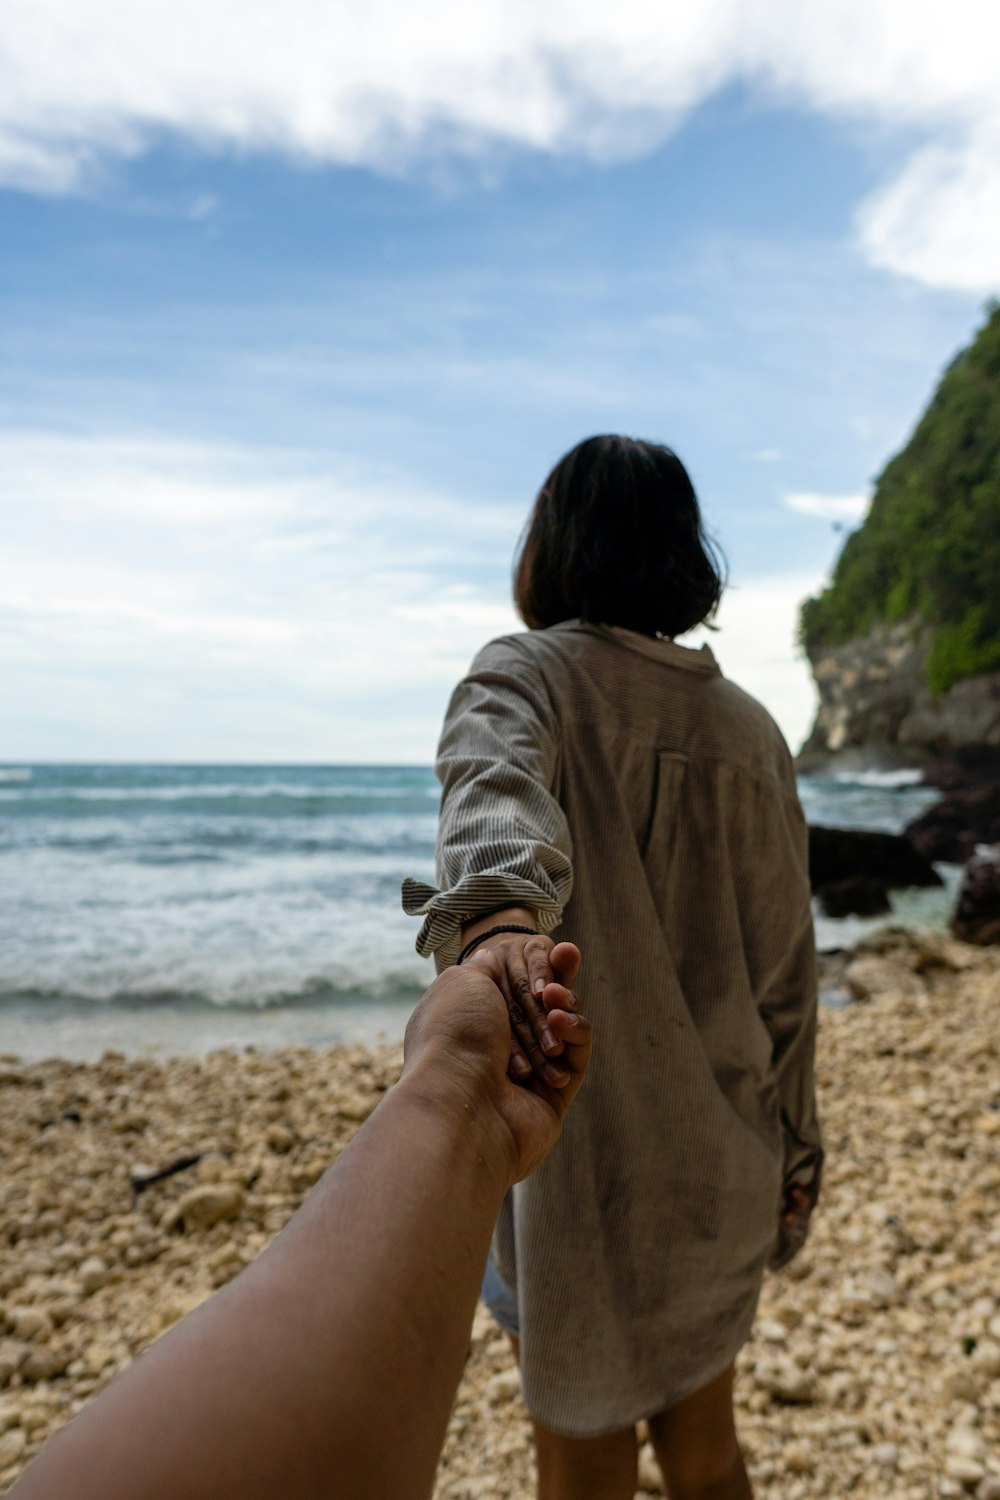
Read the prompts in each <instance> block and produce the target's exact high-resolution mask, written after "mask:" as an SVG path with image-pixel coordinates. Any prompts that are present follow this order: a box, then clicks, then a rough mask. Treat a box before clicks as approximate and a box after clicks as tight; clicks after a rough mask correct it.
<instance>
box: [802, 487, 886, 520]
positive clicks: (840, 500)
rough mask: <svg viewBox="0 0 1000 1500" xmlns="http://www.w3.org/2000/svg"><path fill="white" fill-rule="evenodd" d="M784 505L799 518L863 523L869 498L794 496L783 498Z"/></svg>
mask: <svg viewBox="0 0 1000 1500" xmlns="http://www.w3.org/2000/svg"><path fill="white" fill-rule="evenodd" d="M785 504H786V505H787V506H788V509H789V510H794V511H798V513H799V515H800V516H819V517H820V518H821V519H822V520H824V521H863V520H864V518H865V516H866V515H867V514H868V507H869V506H870V505H871V496H870V495H810V494H794V495H786V496H785Z"/></svg>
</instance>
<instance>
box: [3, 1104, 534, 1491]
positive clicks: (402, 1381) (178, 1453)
mask: <svg viewBox="0 0 1000 1500" xmlns="http://www.w3.org/2000/svg"><path fill="white" fill-rule="evenodd" d="M508 1174H509V1162H508V1161H507V1160H506V1159H505V1157H504V1154H503V1142H502V1138H498V1136H497V1134H496V1130H495V1122H494V1121H492V1120H491V1119H490V1118H489V1117H488V1116H487V1115H486V1114H484V1113H481V1112H477V1110H476V1109H475V1108H474V1107H473V1106H471V1105H470V1106H469V1107H468V1108H467V1109H466V1110H465V1111H463V1110H462V1109H461V1108H457V1109H456V1108H455V1107H454V1106H453V1104H450V1105H449V1107H448V1108H446V1109H441V1110H438V1109H437V1108H436V1105H435V1099H434V1096H433V1093H431V1094H430V1095H426V1096H425V1095H424V1094H423V1093H422V1092H421V1087H420V1082H419V1075H416V1078H415V1082H413V1083H411V1082H409V1081H406V1080H404V1082H402V1083H401V1084H399V1085H397V1087H396V1088H395V1089H394V1090H392V1091H391V1093H390V1094H389V1095H388V1096H387V1097H386V1099H385V1100H384V1102H383V1103H382V1105H381V1106H380V1107H379V1109H378V1110H377V1111H376V1113H375V1114H374V1115H373V1116H372V1118H371V1119H370V1120H369V1122H368V1123H367V1124H366V1125H365V1126H364V1128H363V1129H362V1130H361V1131H360V1132H359V1134H358V1136H357V1137H356V1138H355V1140H354V1142H353V1143H352V1145H351V1146H350V1147H348V1149H347V1150H346V1151H345V1152H344V1154H343V1155H342V1157H341V1158H340V1159H339V1160H338V1162H337V1163H336V1165H335V1166H334V1167H333V1168H332V1169H331V1170H330V1172H328V1173H327V1175H326V1176H325V1177H324V1178H323V1179H322V1181H321V1182H320V1184H319V1185H318V1186H317V1187H316V1188H315V1189H314V1191H313V1193H312V1195H311V1196H310V1198H309V1200H308V1202H307V1203H306V1205H305V1206H304V1208H303V1209H302V1210H301V1211H300V1213H299V1214H297V1215H296V1217H295V1218H294V1219H293V1221H292V1222H291V1224H290V1225H289V1226H288V1228H287V1229H286V1230H285V1231H284V1233H283V1234H282V1235H281V1236H280V1237H279V1238H278V1240H276V1241H275V1243H274V1244H273V1245H272V1246H271V1247H270V1249H269V1250H268V1251H266V1252H265V1254H264V1255H263V1256H262V1257H261V1258H260V1259H259V1260H258V1261H257V1262H256V1263H255V1264H254V1265H253V1266H252V1267H250V1268H249V1269H248V1270H247V1271H246V1272H244V1273H243V1275H242V1276H240V1277H239V1278H238V1279H237V1280H236V1281H235V1282H233V1283H232V1284H231V1285H230V1286H229V1287H228V1288H226V1290H225V1291H223V1292H221V1293H219V1294H218V1295H217V1296H216V1297H214V1298H213V1299H212V1300H211V1301H210V1302H209V1303H207V1304H206V1305H205V1306H204V1307H203V1308H201V1309H199V1310H198V1312H197V1313H195V1314H194V1315H192V1316H191V1317H190V1318H189V1319H187V1320H185V1322H184V1323H183V1324H181V1325H180V1326H179V1327H178V1328H177V1329H175V1330H174V1331H173V1332H172V1333H170V1334H168V1335H167V1336H166V1337H165V1338H164V1339H163V1340H162V1341H161V1342H160V1343H159V1344H157V1345H156V1346H155V1347H154V1348H153V1349H152V1350H151V1351H149V1352H148V1353H147V1354H145V1355H143V1356H142V1357H141V1359H140V1360H139V1361H137V1363H136V1364H135V1365H133V1366H132V1367H131V1369H130V1370H129V1371H128V1372H126V1374H125V1375H124V1376H123V1377H122V1378H121V1379H120V1380H119V1381H118V1382H116V1383H115V1385H113V1386H112V1387H110V1388H109V1390H108V1391H107V1392H106V1393H105V1394H104V1395H103V1396H101V1397H100V1398H99V1399H98V1400H97V1401H96V1402H95V1403H94V1405H93V1406H92V1407H90V1408H89V1409H88V1410H87V1411H85V1412H84V1413H83V1414H81V1416H80V1417H79V1418H77V1420H76V1421H75V1422H74V1423H73V1424H72V1425H71V1426H70V1427H69V1428H68V1429H67V1430H66V1432H65V1433H64V1434H63V1435H62V1436H61V1437H60V1438H59V1439H57V1440H56V1442H55V1443H54V1444H53V1445H52V1446H51V1447H50V1448H49V1449H48V1450H46V1452H45V1453H44V1454H43V1455H42V1456H41V1457H40V1458H39V1459H38V1460H37V1461H36V1463H35V1464H34V1465H33V1466H32V1467H31V1468H30V1469H29V1470H28V1471H27V1474H26V1476H25V1478H24V1479H23V1480H22V1482H21V1484H20V1486H19V1487H18V1488H17V1491H16V1493H17V1496H18V1500H34V1497H43V1496H44V1497H56V1496H58V1497H59V1500H90V1497H94V1500H98V1497H100V1500H139V1497H142V1500H161V1497H162V1500H168V1497H169V1500H182V1497H183V1500H202V1497H204V1500H209V1497H211V1500H216V1497H218V1496H220V1495H227V1494H229V1495H239V1496H240V1500H257V1497H260V1500H265V1497H267V1500H272V1497H279V1496H280V1497H281V1500H298V1497H301V1500H315V1497H316V1496H319V1495H330V1494H336V1495H338V1496H340V1497H344V1500H348V1497H350V1500H368V1497H371V1500H375V1497H378V1500H383V1497H385V1496H386V1495H392V1496H393V1497H394V1500H423V1497H425V1496H427V1495H428V1494H429V1493H430V1489H431V1485H432V1482H433V1475H434V1471H435V1467H436V1462H437V1456H438V1452H439V1450H440V1444H441V1441H442V1439H443V1435H444V1431H445V1427H446V1424H447V1420H448V1414H449V1411H450V1407H451V1402H452V1399H453V1396H454V1391H455V1388H456V1386H457V1383H458V1380H459V1378H460V1375H461V1370H462V1364H463V1361H464V1358H465V1355H466V1352H467V1347H468V1335H469V1328H470V1325H471V1320H472V1315H473V1311H474V1308H475V1302H476V1296H477V1291H478V1287H479V1282H480V1278H481V1275H482V1270H483V1266H484V1263H485V1259H486V1253H487V1248H488V1244H489V1237H490V1232H491V1228H492V1225H493V1222H494V1219H495V1217H496V1213H497V1211H498V1208H499V1205H500V1201H501V1198H502V1195H503V1192H504V1190H505V1188H506V1185H507V1181H508ZM389 1438H391V1441H388V1440H387V1439H389Z"/></svg>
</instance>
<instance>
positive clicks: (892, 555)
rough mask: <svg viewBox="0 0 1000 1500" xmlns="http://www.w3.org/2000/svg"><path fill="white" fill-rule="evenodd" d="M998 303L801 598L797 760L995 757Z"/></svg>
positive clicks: (999, 558) (999, 691)
mask: <svg viewBox="0 0 1000 1500" xmlns="http://www.w3.org/2000/svg"><path fill="white" fill-rule="evenodd" d="M998 577H1000V306H997V305H995V306H994V307H993V308H992V309H991V311H990V313H989V316H988V319H987V322H986V324H985V325H984V327H983V328H982V329H981V330H980V331H979V333H978V335H977V336H976V338H975V340H974V341H973V343H972V344H971V345H970V347H969V348H968V349H965V350H963V351H962V353H961V354H959V356H958V357H957V359H955V360H954V361H953V363H952V364H951V366H950V367H949V369H948V370H947V371H946V372H945V375H944V377H943V379H942V380H941V383H940V385H939V387H938V389H937V391H936V392H935V394H934V397H933V399H932V400H931V402H930V404H929V406H928V408H927V411H926V412H925V413H924V415H923V417H922V418H921V420H920V422H919V423H918V425H917V427H916V430H915V431H914V433H913V436H912V437H911V438H910V441H909V442H908V443H907V445H906V447H905V448H904V449H903V450H902V452H901V453H899V454H897V456H896V457H895V458H893V459H892V460H891V462H890V463H889V464H888V465H887V466H886V468H885V470H884V471H883V473H882V475H881V476H880V478H879V480H878V483H877V485H876V488H875V495H874V498H873V500H872V505H871V510H870V511H869V514H868V517H867V519H866V520H865V522H864V524H863V525H862V526H861V527H859V528H858V530H857V531H855V532H854V533H853V534H852V535H851V536H849V537H848V539H847V541H846V543H845V545H844V548H843V551H842V552H841V554H840V557H839V558H838V560H837V564H836V567H835V568H834V572H833V577H832V580H831V582H830V585H829V587H828V588H826V589H824V590H823V592H822V593H821V594H820V595H819V596H818V597H816V598H814V599H807V600H806V601H805V603H804V604H803V606H802V614H801V624H800V638H801V642H802V645H803V646H804V648H805V651H806V654H807V655H808V658H809V662H810V665H811V667H812V671H813V676H814V677H815V680H816V686H817V688H818V690H819V695H820V707H819V712H818V715H817V718H816V723H815V725H814V727H813V730H812V733H811V734H810V736H809V738H808V740H807V741H806V744H805V746H804V747H803V750H802V753H801V756H800V765H801V766H802V769H805V770H809V769H817V768H818V767H819V766H821V765H823V764H825V763H827V762H829V761H830V760H832V759H837V760H839V761H841V762H846V763H848V764H850V763H852V762H853V763H854V764H855V765H857V764H862V765H863V764H869V765H918V766H926V765H931V766H934V765H937V764H940V763H941V762H953V763H954V762H957V763H959V764H960V765H963V766H965V765H973V766H976V767H978V768H979V770H982V769H983V768H984V767H989V766H992V767H994V769H1000V588H998V586H997V579H998Z"/></svg>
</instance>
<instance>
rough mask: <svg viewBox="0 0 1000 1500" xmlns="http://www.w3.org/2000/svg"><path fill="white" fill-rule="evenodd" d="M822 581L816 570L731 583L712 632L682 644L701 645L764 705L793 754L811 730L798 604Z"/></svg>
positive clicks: (812, 706)
mask: <svg viewBox="0 0 1000 1500" xmlns="http://www.w3.org/2000/svg"><path fill="white" fill-rule="evenodd" d="M824 581H825V577H824V574H823V572H822V571H819V570H816V571H812V572H796V573H779V574H775V575H773V576H772V577H761V578H747V579H744V580H742V581H738V582H735V583H733V584H732V585H731V586H730V587H729V589H727V591H726V593H725V594H724V595H723V598H722V605H721V608H720V610H719V614H718V618H717V620H716V624H717V625H718V626H719V629H718V631H717V632H713V631H707V630H704V629H699V630H697V631H692V633H691V635H689V636H685V638H684V641H683V644H684V645H685V646H698V645H701V644H702V642H703V641H707V643H708V645H709V646H710V647H711V648H712V650H713V652H714V653H715V655H716V656H717V658H718V660H719V665H720V666H721V667H722V670H723V671H724V672H725V674H726V676H727V677H730V678H732V680H733V681H734V682H737V683H739V685H740V687H742V688H745V689H746V691H747V692H748V693H752V694H753V696H754V697H755V698H758V699H759V700H760V702H761V703H763V704H764V705H765V707H766V708H767V709H768V711H769V712H770V713H771V715H772V716H773V717H774V718H775V719H776V720H777V722H778V725H779V727H780V729H781V731H782V733H783V734H784V736H785V739H786V740H787V741H788V743H789V745H790V746H791V748H792V750H793V751H794V750H797V749H798V747H799V746H800V745H801V743H802V741H803V740H804V739H805V737H806V735H807V734H808V732H809V730H810V728H811V727H812V721H813V716H814V714H815V712H816V701H817V700H816V689H815V687H814V686H813V682H812V677H811V675H810V672H809V667H808V664H807V663H806V661H805V659H804V658H803V657H802V655H801V653H800V652H799V651H798V650H797V649H796V646H795V640H796V628H797V625H798V616H799V605H800V604H801V603H802V600H803V599H805V598H807V597H809V596H810V595H812V594H815V593H817V591H818V590H819V589H820V588H821V587H822V585H823V583H824Z"/></svg>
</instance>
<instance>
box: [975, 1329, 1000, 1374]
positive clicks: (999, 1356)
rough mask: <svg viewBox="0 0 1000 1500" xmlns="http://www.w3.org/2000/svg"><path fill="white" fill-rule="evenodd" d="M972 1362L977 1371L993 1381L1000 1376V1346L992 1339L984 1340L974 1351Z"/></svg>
mask: <svg viewBox="0 0 1000 1500" xmlns="http://www.w3.org/2000/svg"><path fill="white" fill-rule="evenodd" d="M971 1360H972V1364H974V1365H975V1367H976V1369H977V1371H980V1372H981V1373H982V1374H983V1375H985V1376H986V1378H987V1379H988V1380H992V1379H993V1378H994V1377H995V1376H997V1375H1000V1344H994V1343H993V1341H992V1339H984V1340H983V1342H982V1343H981V1344H977V1345H976V1347H975V1349H973V1351H972V1356H971Z"/></svg>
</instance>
